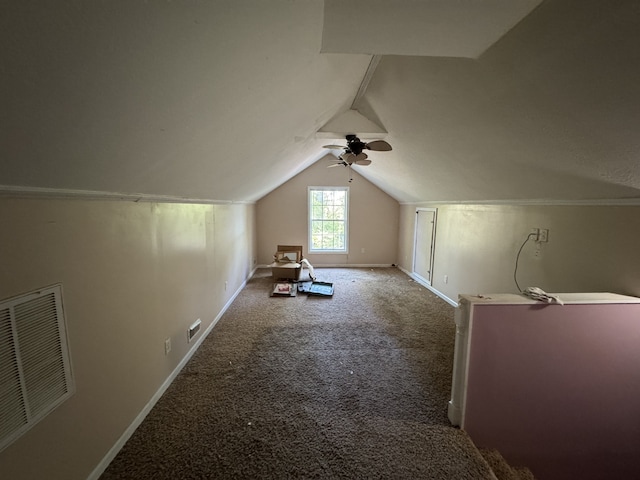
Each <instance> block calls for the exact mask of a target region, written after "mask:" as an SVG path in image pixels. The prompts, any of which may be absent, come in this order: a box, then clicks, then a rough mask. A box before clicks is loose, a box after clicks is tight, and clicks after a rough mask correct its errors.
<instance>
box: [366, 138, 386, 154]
mask: <svg viewBox="0 0 640 480" xmlns="http://www.w3.org/2000/svg"><path fill="white" fill-rule="evenodd" d="M366 148H367V149H368V150H375V151H376V152H388V151H389V150H391V145H389V143H387V142H385V141H384V140H374V141H373V142H369V143H367V144H366Z"/></svg>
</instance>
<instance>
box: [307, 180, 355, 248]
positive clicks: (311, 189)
mask: <svg viewBox="0 0 640 480" xmlns="http://www.w3.org/2000/svg"><path fill="white" fill-rule="evenodd" d="M318 190H320V191H330V190H332V191H341V192H345V207H344V208H345V212H344V249H338V250H328V249H313V237H312V235H313V234H312V231H311V225H312V220H313V219H312V218H311V215H312V213H313V208H312V206H311V197H312V192H314V191H318ZM307 222H308V225H307V232H308V235H309V253H313V254H323V253H330V254H348V253H349V187H315V186H310V187H308V188H307Z"/></svg>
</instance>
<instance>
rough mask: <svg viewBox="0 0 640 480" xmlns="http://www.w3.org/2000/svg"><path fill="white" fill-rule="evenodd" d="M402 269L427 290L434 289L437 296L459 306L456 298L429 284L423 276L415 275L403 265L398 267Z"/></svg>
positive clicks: (454, 305)
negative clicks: (453, 298) (451, 297)
mask: <svg viewBox="0 0 640 480" xmlns="http://www.w3.org/2000/svg"><path fill="white" fill-rule="evenodd" d="M398 268H399V269H400V270H401V271H403V272H404V273H405V274H407V275H408V276H409V277H411V278H412V279H413V281H415V282H417V283H419V284H420V285H422V286H423V287H425V288H426V289H427V290H430V291H432V292H433V293H435V294H436V295H437V296H439V297H440V298H441V299H442V300H444V301H445V302H447V303H448V304H449V305H451V306H453V307H458V302H456V301H455V300H452V299H450V298H449V297H447V296H446V295H445V294H444V293H442V292H441V291H439V290H437V289H435V288H433V287H432V286H431V285H429V284H428V283H427V282H425V281H424V280H423V279H422V278H420V277H419V276H417V275H415V274H414V273H412V272H409V271H407V270H405V269H404V268H402V267H398Z"/></svg>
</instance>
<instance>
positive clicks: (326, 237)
mask: <svg viewBox="0 0 640 480" xmlns="http://www.w3.org/2000/svg"><path fill="white" fill-rule="evenodd" d="M348 201H349V189H348V188H347V187H309V252H313V253H318V252H333V253H347V232H348V227H349V225H348V221H347V212H348V211H349V208H348Z"/></svg>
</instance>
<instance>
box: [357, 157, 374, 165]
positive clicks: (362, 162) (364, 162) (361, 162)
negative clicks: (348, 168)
mask: <svg viewBox="0 0 640 480" xmlns="http://www.w3.org/2000/svg"><path fill="white" fill-rule="evenodd" d="M355 164H356V165H371V160H369V159H368V158H363V159H360V160H356V161H355Z"/></svg>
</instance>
